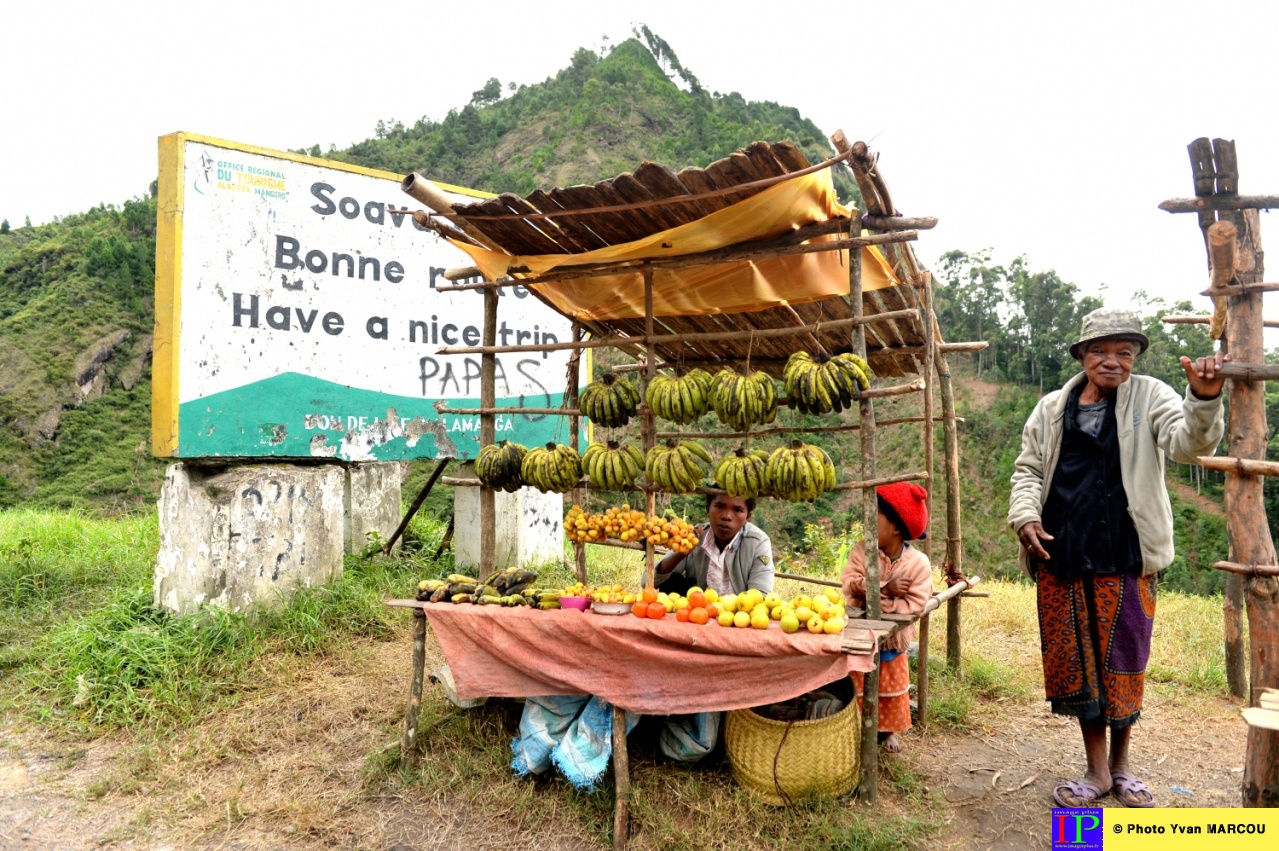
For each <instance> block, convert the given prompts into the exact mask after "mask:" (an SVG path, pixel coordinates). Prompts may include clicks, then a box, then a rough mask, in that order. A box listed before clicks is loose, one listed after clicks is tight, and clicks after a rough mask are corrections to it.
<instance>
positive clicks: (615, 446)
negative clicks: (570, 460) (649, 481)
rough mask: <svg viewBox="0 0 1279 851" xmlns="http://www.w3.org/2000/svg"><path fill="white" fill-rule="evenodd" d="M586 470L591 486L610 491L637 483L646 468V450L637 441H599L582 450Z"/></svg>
mask: <svg viewBox="0 0 1279 851" xmlns="http://www.w3.org/2000/svg"><path fill="white" fill-rule="evenodd" d="M582 469H583V470H585V471H586V476H587V478H588V479H590V481H591V487H593V488H598V489H600V490H606V491H620V490H623V489H624V488H628V487H631V486H633V485H634V484H635V479H637V478H638V477H639V474H640V471H641V470H643V469H644V453H643V452H641V451H640V449H639V447H637V446H636V445H635V444H634V443H622V444H619V443H618V442H617V441H616V440H610V441H609V442H608V443H607V444H604V443H600V442H598V441H596V442H594V443H592V444H591V445H590V446H588V447H586V451H585V452H583V453H582Z"/></svg>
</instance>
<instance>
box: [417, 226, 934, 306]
mask: <svg viewBox="0 0 1279 851" xmlns="http://www.w3.org/2000/svg"><path fill="white" fill-rule="evenodd" d="M918 238H919V231H914V230H903V231H896V232H893V233H881V234H877V235H875V236H854V237H849V238H848V239H838V240H827V241H825V242H808V243H803V244H800V245H793V244H791V243H789V242H782V243H780V244H774V245H771V246H765V247H760V246H758V245H751V244H749V243H746V244H744V245H733V246H729V247H728V248H717V249H715V250H714V251H706V252H702V253H700V254H681V255H679V256H677V257H661V258H656V259H651V260H644V261H642V262H643V264H645V265H648V266H650V267H651V268H654V269H660V270H663V271H665V270H667V269H688V268H692V267H695V266H710V265H715V264H719V263H747V262H750V261H753V260H769V259H771V258H774V257H789V256H792V255H798V254H819V253H821V252H823V251H846V250H848V249H850V248H866V247H868V246H871V245H894V244H897V243H903V242H911V241H913V240H915V239H918ZM640 271H642V267H641V263H640V261H634V260H629V261H625V262H621V263H603V264H599V265H590V266H587V265H585V264H583V265H579V266H574V265H571V264H567V263H566V264H564V265H562V266H559V267H557V268H555V269H553V270H551V271H549V272H545V273H543V274H541V275H531V274H528V267H527V266H508V267H507V268H506V274H507V275H508V276H509V275H526V277H523V278H514V279H510V280H506V279H504V280H499V281H485V282H483V283H475V284H457V285H454V286H451V287H436V292H457V291H459V290H493V289H502V288H503V287H517V286H534V285H536V284H553V283H558V282H561V281H580V280H584V279H586V278H601V277H608V276H609V275H624V274H627V273H632V272H640Z"/></svg>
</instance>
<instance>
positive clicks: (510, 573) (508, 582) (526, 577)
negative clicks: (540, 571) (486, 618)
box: [483, 567, 537, 597]
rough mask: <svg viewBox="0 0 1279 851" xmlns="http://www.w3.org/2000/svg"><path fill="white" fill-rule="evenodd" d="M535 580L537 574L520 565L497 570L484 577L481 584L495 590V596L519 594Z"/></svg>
mask: <svg viewBox="0 0 1279 851" xmlns="http://www.w3.org/2000/svg"><path fill="white" fill-rule="evenodd" d="M536 581H537V574H536V573H534V572H533V571H531V570H524V569H523V568H520V567H508V568H506V569H505V570H498V571H495V572H493V573H491V574H490V575H488V576H486V577H485V578H484V582H483V584H484V585H486V586H488V587H490V588H492V589H493V590H494V591H496V592H497V596H501V597H508V596H510V595H512V594H519V593H520V592H522V591H523V590H524V589H526V588H528V587H529V586H530V585H532V584H533V583H534V582H536Z"/></svg>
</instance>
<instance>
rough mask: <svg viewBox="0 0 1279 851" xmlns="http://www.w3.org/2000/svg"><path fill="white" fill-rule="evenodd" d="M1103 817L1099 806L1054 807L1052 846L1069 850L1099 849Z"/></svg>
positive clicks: (1102, 840) (1054, 850) (1101, 838)
mask: <svg viewBox="0 0 1279 851" xmlns="http://www.w3.org/2000/svg"><path fill="white" fill-rule="evenodd" d="M1104 825H1105V819H1104V818H1103V817H1102V814H1101V808H1100V807H1068V808H1062V807H1054V808H1053V811H1052V842H1053V844H1052V847H1053V851H1057V849H1070V851H1101V848H1102V843H1103V842H1104V841H1105V838H1104V837H1105V831H1104V830H1103V829H1102V828H1103V826H1104Z"/></svg>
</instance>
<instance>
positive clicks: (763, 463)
mask: <svg viewBox="0 0 1279 851" xmlns="http://www.w3.org/2000/svg"><path fill="white" fill-rule="evenodd" d="M767 468H768V453H767V452H765V451H764V450H763V449H752V450H751V451H750V452H747V451H746V450H745V449H738V450H737V451H736V452H734V453H733V454H731V455H725V456H724V457H723V458H721V459H720V461H719V463H718V464H716V465H715V484H716V485H718V486H719V487H720V488H721V489H722V490H723V491H724V492H725V493H727V494H729V495H730V496H740V497H742V498H743V499H753V498H754V497H757V496H761V495H763V494H766V493H768V475H767Z"/></svg>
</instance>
